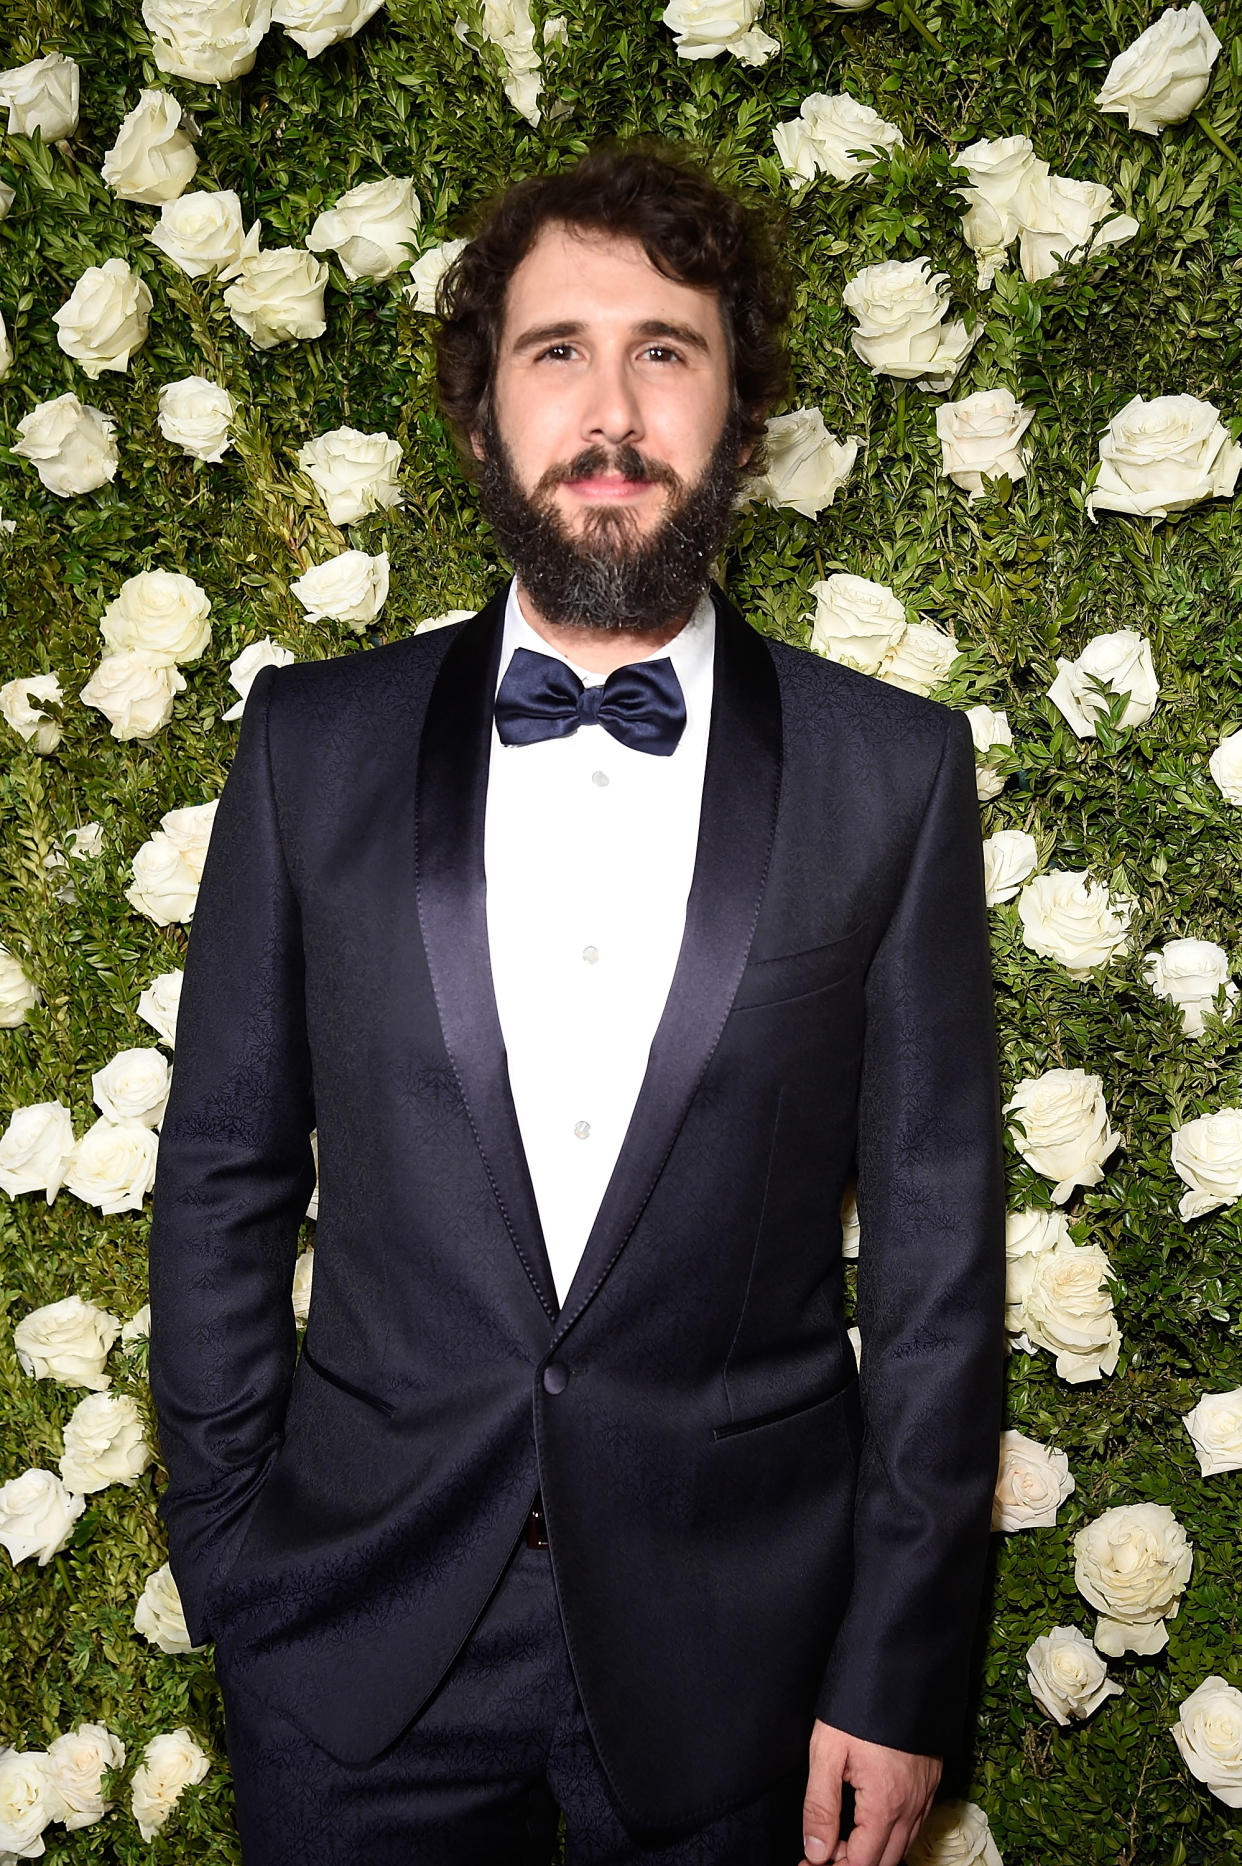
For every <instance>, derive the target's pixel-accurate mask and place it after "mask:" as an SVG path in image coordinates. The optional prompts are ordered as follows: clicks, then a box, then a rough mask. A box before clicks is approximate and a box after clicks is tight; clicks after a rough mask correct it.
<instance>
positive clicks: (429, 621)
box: [414, 609, 478, 635]
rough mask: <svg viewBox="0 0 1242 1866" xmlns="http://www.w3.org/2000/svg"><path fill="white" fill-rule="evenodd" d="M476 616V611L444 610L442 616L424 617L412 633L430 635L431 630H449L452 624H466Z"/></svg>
mask: <svg viewBox="0 0 1242 1866" xmlns="http://www.w3.org/2000/svg"><path fill="white" fill-rule="evenodd" d="M477 614H478V611H477V610H476V609H446V610H445V611H444V614H443V615H442V616H424V617H423V619H422V621H421V622H419V623H418V624H416V626H415V629H414V633H415V634H416V635H430V633H431V631H432V630H433V629H437V628H451V627H452V626H453V623H454V622H468V621H469V620H470V617H471V616H472V615H477Z"/></svg>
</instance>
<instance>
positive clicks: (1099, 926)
mask: <svg viewBox="0 0 1242 1866" xmlns="http://www.w3.org/2000/svg"><path fill="white" fill-rule="evenodd" d="M1137 908H1138V902H1137V901H1136V900H1135V899H1134V897H1133V896H1132V895H1129V894H1116V895H1114V894H1110V893H1109V891H1108V887H1107V885H1106V883H1104V882H1103V881H1092V880H1091V879H1090V876H1089V875H1088V873H1087V870H1086V869H1085V868H1073V869H1065V868H1050V869H1049V870H1048V871H1047V873H1046V874H1042V875H1036V876H1035V877H1034V878H1033V880H1031V881H1028V882H1027V884H1026V886H1025V887H1024V888H1023V890H1022V893H1021V894H1020V895H1019V897H1018V918H1019V919H1020V920H1021V922H1022V937H1023V939H1024V940H1025V942H1026V944H1027V945H1028V946H1029V947H1030V949H1031V951H1032V952H1037V953H1041V954H1043V955H1044V957H1045V958H1049V959H1059V960H1060V961H1061V963H1062V965H1064V967H1065V969H1066V971H1067V972H1068V973H1069V975H1070V977H1071V978H1087V977H1088V976H1089V975H1090V973H1091V972H1092V971H1093V970H1094V968H1095V967H1096V966H1098V965H1107V964H1108V963H1109V961H1110V960H1112V959H1115V958H1116V957H1117V955H1118V953H1121V952H1124V951H1125V950H1126V948H1127V945H1128V943H1129V927H1130V922H1131V920H1132V919H1133V918H1134V915H1135V912H1136V911H1137Z"/></svg>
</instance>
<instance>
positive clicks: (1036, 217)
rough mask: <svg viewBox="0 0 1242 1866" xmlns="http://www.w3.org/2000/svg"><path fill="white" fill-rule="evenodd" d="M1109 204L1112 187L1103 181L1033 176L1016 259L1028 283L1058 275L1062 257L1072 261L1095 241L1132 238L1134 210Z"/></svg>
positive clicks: (1136, 226)
mask: <svg viewBox="0 0 1242 1866" xmlns="http://www.w3.org/2000/svg"><path fill="white" fill-rule="evenodd" d="M1112 205H1113V191H1112V189H1111V188H1106V187H1105V186H1104V184H1103V182H1099V181H1076V180H1075V179H1074V178H1073V176H1072V175H1047V174H1045V175H1043V176H1040V177H1036V178H1035V179H1034V180H1033V182H1032V184H1031V187H1030V189H1029V190H1028V192H1027V195H1026V205H1025V206H1024V209H1023V224H1022V226H1021V227H1020V228H1019V230H1018V259H1019V263H1020V265H1021V267H1022V272H1023V276H1024V277H1025V278H1026V280H1027V281H1028V283H1030V284H1034V283H1035V281H1036V280H1037V279H1057V278H1060V277H1061V264H1062V262H1063V261H1069V262H1070V263H1071V264H1073V263H1076V262H1077V261H1079V260H1082V259H1085V258H1087V257H1089V255H1090V254H1092V253H1094V252H1095V251H1096V249H1097V248H1098V247H1101V246H1111V245H1114V244H1116V242H1117V241H1119V240H1130V239H1133V237H1134V235H1135V234H1136V233H1137V232H1138V230H1139V223H1138V221H1137V220H1135V218H1134V216H1133V215H1132V214H1111V213H1110V210H1111V208H1112ZM1106 214H1108V215H1110V217H1109V218H1108V219H1107V220H1106V219H1105V218H1104V217H1105V215H1106ZM1080 248H1081V249H1082V250H1081V251H1080V250H1078V249H1080Z"/></svg>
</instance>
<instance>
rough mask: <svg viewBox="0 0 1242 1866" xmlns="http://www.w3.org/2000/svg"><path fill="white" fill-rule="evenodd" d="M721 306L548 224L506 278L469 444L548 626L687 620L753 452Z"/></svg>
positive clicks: (631, 252)
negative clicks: (480, 417)
mask: <svg viewBox="0 0 1242 1866" xmlns="http://www.w3.org/2000/svg"><path fill="white" fill-rule="evenodd" d="M730 388H731V373H730V363H729V354H728V348H727V337H726V333H725V329H724V324H723V320H722V318H721V313H720V305H719V299H718V296H717V294H716V292H715V291H713V290H705V289H701V288H699V287H696V286H691V285H683V284H679V283H677V282H676V281H675V280H673V279H667V278H665V277H664V276H663V274H661V273H660V272H658V271H657V270H656V268H655V267H654V266H653V265H652V264H651V261H650V260H649V259H648V258H647V255H646V253H645V252H644V251H643V248H642V246H641V245H640V244H639V242H638V241H636V240H632V239H615V238H613V237H611V236H607V235H602V234H598V233H595V232H586V233H584V232H579V231H571V230H570V229H568V228H566V227H563V226H560V225H552V226H547V227H545V228H543V229H542V230H541V232H540V233H539V234H538V236H537V237H536V239H535V241H534V243H533V245H532V247H531V249H530V251H529V252H528V253H527V255H526V257H525V259H523V261H522V262H521V264H520V265H519V266H518V267H517V269H516V270H515V272H514V273H513V275H512V277H511V279H510V281H509V286H508V291H507V293H506V298H505V314H504V321H503V326H502V330H501V334H500V341H499V347H498V354H497V359H496V367H495V371H494V375H493V382H492V408H491V418H490V420H489V421H488V422H487V423H486V424H485V426H484V427H483V428H482V429H481V430H479V431H477V432H476V433H475V434H474V435H473V437H472V440H473V446H474V451H475V454H476V455H477V457H478V458H479V459H480V460H482V461H483V463H484V472H483V479H482V494H483V501H484V505H485V507H486V509H487V512H488V516H489V518H490V519H491V521H492V524H493V527H494V529H495V530H496V532H497V535H498V537H499V538H500V542H501V544H502V545H503V546H504V548H505V549H506V551H507V552H508V554H509V556H510V557H511V559H512V561H513V563H514V566H515V568H516V570H517V572H518V577H519V581H520V583H521V584H522V586H523V588H524V589H525V590H526V591H527V592H528V593H529V594H530V595H531V597H532V599H533V600H534V602H535V603H536V605H537V606H538V608H539V610H540V612H541V613H542V615H543V616H544V617H545V618H546V619H547V620H548V621H550V622H554V623H561V624H563V625H567V626H579V627H595V628H601V627H602V628H625V627H628V628H631V629H634V628H644V627H645V628H654V627H658V626H661V625H662V624H666V623H667V622H669V621H670V620H672V619H675V618H677V617H678V616H680V615H684V614H685V613H688V610H689V608H690V606H691V604H692V603H693V601H694V599H695V597H696V596H697V595H698V594H699V593H700V592H701V591H702V589H704V588H705V587H706V583H707V578H708V567H709V565H710V562H711V558H712V557H713V556H714V554H715V552H716V551H717V550H718V549H719V547H720V545H721V544H722V543H723V542H724V539H725V537H726V535H727V532H728V525H729V518H730V514H731V510H732V504H733V498H734V494H735V492H736V489H737V484H738V480H739V477H740V473H741V464H742V460H743V458H744V456H745V454H746V452H747V451H748V450H747V449H746V448H744V447H743V446H742V445H741V443H740V438H739V423H738V420H737V417H736V416H735V415H732V414H731V412H730V410H731V393H730Z"/></svg>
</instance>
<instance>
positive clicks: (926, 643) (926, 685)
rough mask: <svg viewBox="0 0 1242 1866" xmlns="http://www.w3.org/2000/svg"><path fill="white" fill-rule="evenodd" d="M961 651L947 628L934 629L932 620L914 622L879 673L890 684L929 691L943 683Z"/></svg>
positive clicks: (894, 647) (897, 643)
mask: <svg viewBox="0 0 1242 1866" xmlns="http://www.w3.org/2000/svg"><path fill="white" fill-rule="evenodd" d="M957 654H958V649H957V642H956V641H955V640H954V638H953V636H952V635H950V634H949V633H948V632H947V631H946V630H945V629H941V628H933V627H932V625H931V623H930V622H910V623H908V624H907V625H906V627H905V628H904V629H903V630H902V633H901V634H900V635H899V637H898V638H897V641H896V643H895V644H894V646H893V647H891V648H889V649H888V650H887V652H886V653H885V655H884V658H883V660H882V661H881V662H880V665H879V667H878V669H877V670H876V672H877V675H878V678H879V679H880V680H886V681H887V682H888V684H889V686H890V687H904V688H905V690H906V692H907V693H923V694H927V693H930V692H931V691H932V688H933V687H937V686H939V684H940V682H941V681H942V680H943V679H944V677H945V675H946V674H947V673H948V671H949V669H950V668H951V667H952V665H953V663H954V662H955V661H956V659H957Z"/></svg>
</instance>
